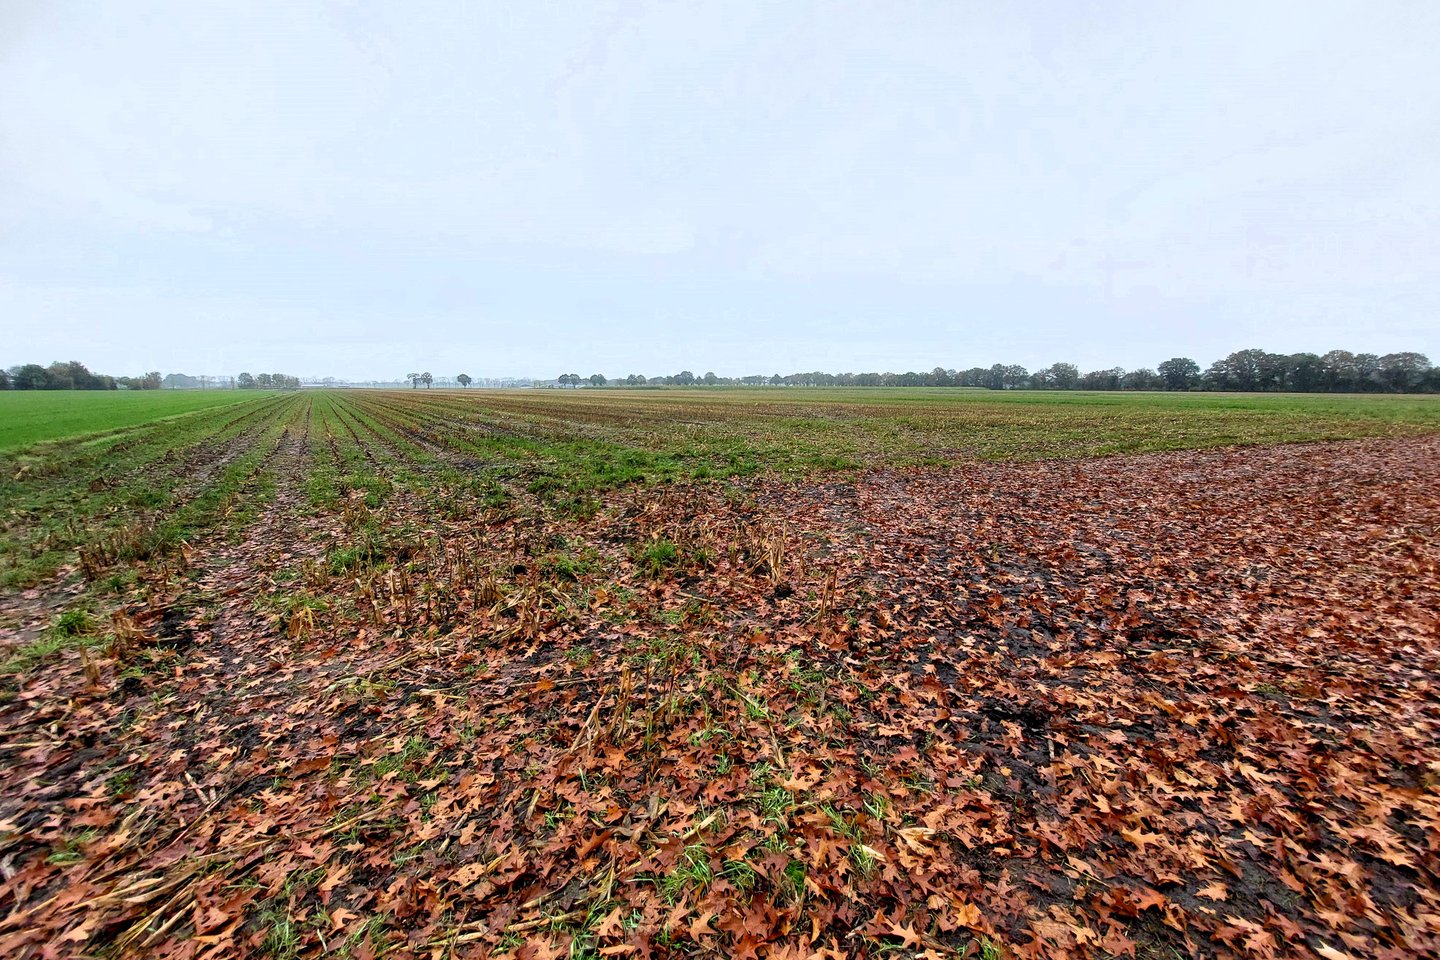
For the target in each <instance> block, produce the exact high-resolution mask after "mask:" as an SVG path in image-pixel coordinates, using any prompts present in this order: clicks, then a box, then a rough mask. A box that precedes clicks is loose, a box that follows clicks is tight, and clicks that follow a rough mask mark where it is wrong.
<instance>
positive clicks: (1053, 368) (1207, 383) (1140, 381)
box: [556, 350, 1440, 393]
mask: <svg viewBox="0 0 1440 960" xmlns="http://www.w3.org/2000/svg"><path fill="white" fill-rule="evenodd" d="M556 380H557V382H558V383H559V384H560V385H561V386H569V387H572V388H573V387H578V386H579V385H580V384H581V383H582V382H584V383H589V384H590V385H591V386H595V387H603V386H605V385H607V384H612V385H614V386H626V387H640V386H692V385H701V386H746V387H759V386H777V387H779V386H786V387H983V388H986V389H989V390H1019V389H1026V388H1028V389H1031V390H1220V391H1223V390H1229V391H1247V392H1280V391H1286V392H1295V393H1434V392H1440V367H1432V366H1431V365H1430V361H1429V359H1428V358H1427V357H1426V356H1425V355H1424V354H1422V353H1408V352H1407V353H1387V354H1385V355H1384V356H1377V355H1375V354H1373V353H1351V352H1350V351H1348V350H1331V351H1330V352H1329V353H1326V354H1315V353H1289V354H1286V353H1268V352H1266V351H1264V350H1240V351H1237V352H1235V353H1232V354H1230V355H1229V356H1228V357H1225V358H1224V359H1222V360H1216V361H1215V362H1214V363H1212V364H1211V365H1210V367H1209V369H1205V370H1202V369H1201V368H1200V365H1199V364H1198V363H1196V362H1195V361H1194V360H1191V359H1190V358H1189V357H1172V358H1171V359H1169V360H1166V361H1165V362H1164V363H1161V364H1159V365H1158V366H1157V367H1156V368H1155V369H1150V368H1148V367H1142V368H1140V369H1138V370H1126V369H1124V368H1123V367H1112V368H1110V369H1108V370H1091V371H1089V372H1087V373H1081V372H1080V369H1079V368H1078V367H1076V366H1075V365H1074V364H1073V363H1055V364H1051V365H1050V366H1048V367H1045V368H1044V369H1042V370H1036V371H1034V372H1031V371H1029V370H1027V369H1025V368H1024V367H1022V366H1019V365H1018V364H1002V363H997V364H994V365H993V366H989V367H971V368H970V369H968V370H947V369H945V368H943V367H936V368H935V369H933V370H931V371H929V372H928V373H914V372H911V373H821V372H819V371H816V372H813V373H792V374H790V375H788V376H781V375H780V374H778V373H776V374H771V375H769V376H765V375H763V374H755V375H751V376H748V377H717V376H716V375H715V374H714V373H706V374H704V375H702V376H698V377H697V376H696V375H695V374H694V373H692V372H691V371H689V370H681V371H680V372H679V373H676V374H671V375H668V376H659V377H646V376H644V375H643V374H638V373H632V374H630V375H629V376H628V377H625V378H623V379H618V380H613V381H612V380H609V379H607V378H606V377H605V376H604V375H602V374H598V373H597V374H593V375H592V376H590V377H588V378H583V379H582V378H581V377H580V376H578V375H577V374H573V373H567V374H562V375H561V376H559V377H558V378H556Z"/></svg>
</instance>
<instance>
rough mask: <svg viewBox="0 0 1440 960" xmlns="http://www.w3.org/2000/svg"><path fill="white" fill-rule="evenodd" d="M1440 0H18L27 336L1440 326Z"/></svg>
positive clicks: (755, 363) (1091, 345)
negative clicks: (1439, 45) (1439, 48)
mask: <svg viewBox="0 0 1440 960" xmlns="http://www.w3.org/2000/svg"><path fill="white" fill-rule="evenodd" d="M1437 37H1440V3H1435V2H1433V0H1418V2H1413V3H1402V2H1374V0H1367V2H1355V3H1339V4H1337V3H1325V2H1314V0H1305V2H1294V3H1281V2H1263V0H1262V2H1256V0H1243V2H1235V3H1224V2H1204V3H1159V4H1157V3H1154V2H1150V0H1147V2H1143V3H1121V2H1109V0H1106V2H1096V3H1084V2H1064V3H1056V2H1042V3H1033V4H1027V3H1009V2H1006V3H994V2H979V3H967V2H956V0H943V2H941V0H937V2H933V3H922V2H907V0H899V2H897V0H888V2H880V3H874V4H868V3H841V2H825V3H815V4H811V3H805V2H800V0H784V2H779V3H777V2H774V0H770V2H759V3H746V2H736V0H725V2H714V0H711V2H706V3H674V2H666V3H629V2H614V3H583V4H582V3H575V4H568V3H543V4H539V3H513V2H507V3H479V2H473V0H455V2H416V0H405V2H386V3H370V2H361V0H343V2H310V0H275V2H262V0H236V2H225V0H205V2H202V3H196V2H193V0H167V2H144V0H124V2H109V3H107V2H98V3H97V2H84V3H79V2H75V3H71V2H61V0H35V2H29V0H0V350H3V354H4V355H3V356H0V364H3V365H7V366H8V365H11V364H14V363H19V362H25V361H39V362H41V363H48V362H49V361H51V360H55V359H66V360H68V359H72V358H73V359H78V360H82V361H84V362H86V363H88V364H90V366H91V367H92V368H94V369H98V370H100V371H103V372H107V373H112V374H124V373H134V372H140V371H143V370H147V369H161V370H164V371H175V370H181V371H187V372H192V373H201V372H204V373H217V374H221V373H232V374H233V373H235V372H238V371H240V370H242V369H243V370H252V371H255V370H274V371H286V372H293V373H297V374H301V375H310V374H316V375H324V374H331V375H335V376H340V377H351V378H371V377H376V378H390V377H397V376H403V375H404V374H405V373H407V372H410V371H412V370H422V369H423V370H432V371H434V372H435V373H436V374H443V375H447V376H448V375H453V374H455V373H459V372H461V371H464V372H468V373H470V374H471V375H473V376H500V375H536V376H544V377H551V376H554V375H556V374H558V373H560V372H578V373H581V374H582V375H588V374H589V373H592V372H601V373H605V374H607V375H611V376H614V375H624V374H627V373H631V372H640V373H646V374H655V373H669V372H674V371H676V370H679V369H682V368H688V369H691V370H694V371H695V372H696V373H700V372H703V371H705V370H714V371H715V372H717V373H720V374H722V375H731V374H744V373H756V372H766V373H770V372H776V371H778V372H781V373H788V372H792V371H795V370H813V369H822V370H829V371H840V370H850V371H862V370H905V369H929V368H931V367H934V366H937V365H938V366H944V367H958V368H964V367H969V366H975V365H986V366H988V365H989V364H991V363H993V362H996V361H1004V362H1016V363H1022V364H1025V365H1026V366H1029V367H1031V368H1035V367H1040V366H1044V365H1047V364H1049V363H1051V362H1053V361H1056V360H1068V361H1071V362H1074V363H1077V364H1079V365H1080V366H1081V367H1082V368H1083V369H1089V368H1096V367H1102V366H1105V367H1108V366H1113V365H1117V364H1118V365H1120V366H1124V367H1127V368H1133V367H1139V366H1151V367H1153V366H1155V365H1156V364H1157V363H1158V362H1159V361H1161V360H1164V359H1166V358H1168V357H1171V356H1175V355H1177V354H1178V355H1186V356H1191V357H1194V358H1195V359H1196V360H1198V361H1200V362H1201V364H1202V365H1203V364H1208V363H1209V362H1210V361H1211V360H1213V359H1215V358H1216V357H1217V356H1220V355H1223V354H1225V353H1229V352H1231V351H1232V350H1236V349H1240V348H1244V347H1252V346H1253V347H1261V348H1265V349H1270V350H1277V351H1284V352H1292V351H1298V350H1313V351H1316V352H1322V351H1324V350H1326V349H1330V348H1334V347H1345V348H1349V349H1353V350H1357V351H1358V350H1368V351H1373V352H1377V353H1385V352H1389V351H1395V350H1411V349H1413V350H1419V351H1422V352H1425V353H1428V354H1429V355H1430V356H1431V359H1432V360H1440V57H1437V56H1436V49H1435V40H1436V38H1437Z"/></svg>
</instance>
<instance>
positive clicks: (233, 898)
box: [0, 389, 1440, 960]
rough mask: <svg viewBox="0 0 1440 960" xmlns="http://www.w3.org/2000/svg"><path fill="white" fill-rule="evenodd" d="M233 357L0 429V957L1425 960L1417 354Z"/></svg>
mask: <svg viewBox="0 0 1440 960" xmlns="http://www.w3.org/2000/svg"><path fill="white" fill-rule="evenodd" d="M7 399H8V398H7ZM231 399H232V400H233V402H230V403H227V404H225V405H221V406H214V407H208V408H205V409H195V410H193V411H192V412H189V413H186V414H185V415H183V416H168V415H167V416H166V417H165V418H164V419H154V418H150V419H149V420H148V421H147V422H142V421H139V420H131V421H124V420H116V419H113V418H111V419H106V416H105V415H104V414H103V412H102V411H100V410H99V409H98V408H97V410H96V411H95V415H96V417H97V418H98V419H97V420H96V421H95V422H94V423H93V425H92V426H91V427H90V428H88V429H90V430H93V431H101V432H98V433H85V434H84V435H81V436H68V432H69V431H70V428H68V427H67V428H66V431H67V432H66V433H56V434H51V435H49V437H46V436H41V435H37V436H29V437H28V438H26V437H25V435H23V434H20V433H16V434H14V436H17V437H21V438H22V439H21V440H16V441H14V449H11V450H10V451H9V452H6V453H0V504H3V508H4V509H3V512H0V881H3V885H0V956H5V957H42V956H45V957H48V956H85V957H105V958H117V957H216V958H219V957H235V956H249V957H271V958H298V957H312V956H316V957H318V956H332V955H333V956H337V957H357V958H367V957H382V956H383V957H435V958H440V957H469V956H474V957H517V958H521V957H523V958H531V957H571V958H581V957H595V958H598V957H630V956H633V957H646V956H659V957H709V956H713V957H812V956H819V957H877V958H878V957H984V958H987V960H990V958H1000V957H1096V958H1100V957H1139V958H1175V957H1190V956H1204V957H1210V956H1225V957H1230V956H1235V957H1261V958H1264V957H1307V958H1308V957H1315V956H1319V957H1324V958H1332V960H1333V958H1337V957H1354V958H1362V957H1364V958H1370V957H1394V958H1400V957H1415V956H1424V955H1440V690H1437V688H1436V679H1435V678H1436V677H1437V676H1440V621H1437V611H1440V538H1437V534H1440V398H1435V397H1378V396H1367V397H1339V396H1303V397H1301V396H1279V395H1269V396H1236V395H1215V394H1185V395H1136V394H1124V395H1122V394H1063V395H1062V394H1045V393H1029V392H1016V393H1006V394H995V393H989V392H969V391H960V390H936V391H927V390H918V389H917V390H854V391H844V390H756V391H745V390H727V391H709V392H707V391H684V390H673V391H665V390H655V391H643V390H642V391H614V390H594V391H588V390H577V391H568V392H567V391H515V392H499V391H494V392H492V391H483V392H482V391H471V392H468V393H467V392H441V391H435V392H430V391H410V390H407V391H395V392H361V391H355V392H339V391H332V392H317V393H308V392H307V393H290V394H266V395H259V396H256V395H249V396H238V397H232V398H231ZM5 409H6V408H4V407H3V406H0V411H5ZM172 412H174V413H180V412H181V411H179V410H175V411H172ZM116 416H119V414H117V415H116ZM13 426H14V425H13V423H12V420H11V417H10V414H9V413H8V412H6V413H5V418H4V419H0V430H4V429H9V428H12V427H13ZM82 432H83V431H82ZM3 436H5V435H4V434H0V437H3ZM62 437H63V438H62ZM56 438H60V439H56ZM39 439H50V442H47V443H45V444H43V445H41V446H22V445H19V444H21V443H22V442H28V441H34V440H39ZM0 445H3V444H0Z"/></svg>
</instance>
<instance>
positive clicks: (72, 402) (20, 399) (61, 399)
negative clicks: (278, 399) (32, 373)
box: [0, 390, 254, 451]
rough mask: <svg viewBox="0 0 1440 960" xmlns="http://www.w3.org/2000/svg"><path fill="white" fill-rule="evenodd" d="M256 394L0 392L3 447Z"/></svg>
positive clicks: (95, 430) (117, 426) (174, 413)
mask: <svg viewBox="0 0 1440 960" xmlns="http://www.w3.org/2000/svg"><path fill="white" fill-rule="evenodd" d="M253 396H254V394H250V393H237V392H236V391H234V390H134V391H129V390H127V391H100V390H5V391H0V451H5V450H14V449H16V448H17V447H26V446H29V445H31V444H34V443H40V442H41V441H44V440H58V439H62V438H64V437H74V436H79V435H80V434H90V433H99V432H101V431H107V430H119V429H123V428H125V427H133V426H135V425H137V424H142V423H148V422H150V421H153V420H160V419H163V418H165V417H172V416H177V415H180V414H185V413H191V412H193V411H196V410H205V409H208V408H210V407H219V406H224V405H226V404H231V403H239V402H241V401H243V400H246V399H249V398H251V397H253Z"/></svg>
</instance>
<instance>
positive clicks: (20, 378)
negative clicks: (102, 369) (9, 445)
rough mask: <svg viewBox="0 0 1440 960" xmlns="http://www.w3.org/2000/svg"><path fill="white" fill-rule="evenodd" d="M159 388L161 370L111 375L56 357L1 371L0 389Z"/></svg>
mask: <svg viewBox="0 0 1440 960" xmlns="http://www.w3.org/2000/svg"><path fill="white" fill-rule="evenodd" d="M120 389H125V390H159V389H160V373H159V372H158V371H153V370H152V371H151V372H150V373H147V374H144V375H143V376H139V377H112V376H108V375H106V374H103V373H91V372H90V369H89V368H88V367H86V366H85V364H83V363H81V362H80V361H79V360H71V361H70V362H69V363H62V362H61V361H59V360H56V361H55V362H54V363H52V364H50V366H48V367H42V366H40V364H38V363H25V364H21V365H19V366H15V367H11V368H10V369H8V370H0V390H120Z"/></svg>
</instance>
